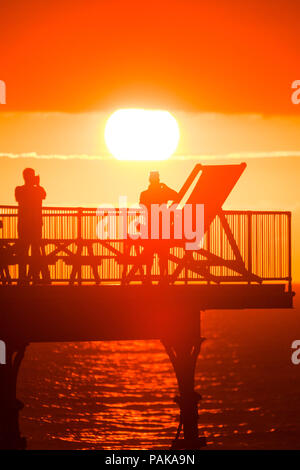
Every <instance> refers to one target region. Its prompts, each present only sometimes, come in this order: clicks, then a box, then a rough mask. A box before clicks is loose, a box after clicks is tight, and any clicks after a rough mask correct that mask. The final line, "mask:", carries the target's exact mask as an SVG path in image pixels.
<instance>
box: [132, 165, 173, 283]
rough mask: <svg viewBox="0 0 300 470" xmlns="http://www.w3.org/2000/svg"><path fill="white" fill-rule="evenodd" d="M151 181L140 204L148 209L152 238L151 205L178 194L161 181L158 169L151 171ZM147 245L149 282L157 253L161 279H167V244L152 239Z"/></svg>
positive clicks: (166, 201) (165, 202)
mask: <svg viewBox="0 0 300 470" xmlns="http://www.w3.org/2000/svg"><path fill="white" fill-rule="evenodd" d="M149 183H150V184H149V186H148V189H146V190H145V191H142V192H141V194H140V204H143V205H144V206H145V207H146V208H147V210H148V234H149V238H151V205H152V204H159V205H160V204H167V203H168V202H169V201H174V200H176V198H177V196H178V194H177V192H176V191H174V190H173V189H171V188H169V187H168V186H167V185H166V184H164V183H161V182H160V177H159V172H158V171H151V172H150V175H149ZM160 238H161V234H160ZM146 247H147V248H146ZM146 247H145V249H144V253H145V254H146V256H147V257H149V262H148V263H147V276H146V277H147V281H148V282H149V281H150V279H151V270H152V264H153V257H154V254H155V253H157V254H158V256H159V268H160V276H161V281H162V282H164V281H166V280H167V274H168V250H166V248H165V246H163V245H162V244H161V242H160V240H158V241H157V242H156V241H151V242H150V243H148V244H146Z"/></svg>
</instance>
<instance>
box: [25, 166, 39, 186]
mask: <svg viewBox="0 0 300 470" xmlns="http://www.w3.org/2000/svg"><path fill="white" fill-rule="evenodd" d="M23 178H24V181H25V184H27V185H30V186H34V185H35V184H37V178H38V177H37V175H36V174H35V171H34V170H33V168H25V170H24V171H23Z"/></svg>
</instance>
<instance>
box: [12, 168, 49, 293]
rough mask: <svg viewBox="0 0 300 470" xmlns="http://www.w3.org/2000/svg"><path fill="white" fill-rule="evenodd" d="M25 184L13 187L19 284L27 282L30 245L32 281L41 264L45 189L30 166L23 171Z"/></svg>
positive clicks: (34, 280) (36, 278)
mask: <svg viewBox="0 0 300 470" xmlns="http://www.w3.org/2000/svg"><path fill="white" fill-rule="evenodd" d="M23 178H24V182H25V184H24V185H23V186H17V187H16V189H15V197H16V201H17V202H18V204H19V212H18V236H19V250H18V252H19V257H20V262H19V284H20V285H26V284H28V283H29V280H30V278H29V276H28V275H27V272H26V268H27V263H26V257H27V256H28V254H29V248H30V247H31V257H32V262H31V263H30V274H31V276H32V278H33V283H37V282H38V281H39V272H40V270H41V269H42V265H41V259H40V258H41V251H40V250H41V238H42V225H43V222H42V201H43V199H45V198H46V191H45V190H44V188H42V187H41V186H40V177H39V176H38V175H35V172H34V170H33V169H32V168H25V170H24V171H23Z"/></svg>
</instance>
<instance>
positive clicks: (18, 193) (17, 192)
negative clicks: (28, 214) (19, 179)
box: [15, 186, 20, 202]
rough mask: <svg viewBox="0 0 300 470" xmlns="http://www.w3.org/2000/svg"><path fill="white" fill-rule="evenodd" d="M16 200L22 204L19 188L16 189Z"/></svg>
mask: <svg viewBox="0 0 300 470" xmlns="http://www.w3.org/2000/svg"><path fill="white" fill-rule="evenodd" d="M15 199H16V201H17V202H20V187H19V186H17V187H16V189H15Z"/></svg>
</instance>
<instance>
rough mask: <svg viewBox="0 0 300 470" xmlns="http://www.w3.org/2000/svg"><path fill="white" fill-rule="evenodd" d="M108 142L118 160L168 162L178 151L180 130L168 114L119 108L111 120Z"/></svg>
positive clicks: (108, 126)
mask: <svg viewBox="0 0 300 470" xmlns="http://www.w3.org/2000/svg"><path fill="white" fill-rule="evenodd" d="M105 142H106V145H107V147H108V149H109V151H110V152H111V153H112V154H113V155H114V156H115V157H116V158H117V159H118V160H166V159H167V158H169V157H170V156H171V155H172V154H173V153H174V152H175V150H176V148H177V145H178V142H179V127H178V124H177V121H176V119H175V118H174V117H173V116H172V114H171V113H169V112H168V111H160V110H148V109H119V110H118V111H115V112H114V113H113V114H112V115H111V116H110V117H109V118H108V120H107V123H106V127H105Z"/></svg>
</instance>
